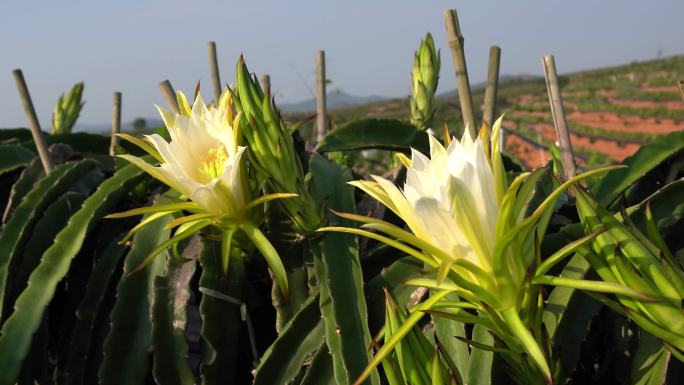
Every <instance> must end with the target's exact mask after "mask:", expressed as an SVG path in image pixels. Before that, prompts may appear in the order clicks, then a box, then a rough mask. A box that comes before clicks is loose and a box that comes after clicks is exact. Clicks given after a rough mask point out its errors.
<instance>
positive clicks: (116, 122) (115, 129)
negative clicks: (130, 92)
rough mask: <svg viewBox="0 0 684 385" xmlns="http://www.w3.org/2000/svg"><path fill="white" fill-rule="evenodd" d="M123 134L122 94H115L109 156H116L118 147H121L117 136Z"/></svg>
mask: <svg viewBox="0 0 684 385" xmlns="http://www.w3.org/2000/svg"><path fill="white" fill-rule="evenodd" d="M120 132H121V92H115V93H114V109H113V111H112V139H111V141H110V142H109V155H111V156H114V155H116V146H118V145H119V137H118V136H117V134H119V133H120Z"/></svg>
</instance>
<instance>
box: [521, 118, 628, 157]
mask: <svg viewBox="0 0 684 385" xmlns="http://www.w3.org/2000/svg"><path fill="white" fill-rule="evenodd" d="M532 128H533V129H534V130H535V131H536V132H538V133H540V134H541V135H542V136H543V137H544V139H546V140H551V141H556V130H555V129H554V127H553V126H552V125H550V124H547V123H537V124H534V125H532ZM570 143H571V144H572V147H573V148H586V149H589V150H592V151H596V152H600V153H602V154H606V155H608V156H610V157H611V158H612V159H613V160H614V161H616V162H620V161H622V160H623V159H625V158H626V157H628V156H630V155H632V154H634V153H635V152H636V151H637V150H638V149H639V145H638V144H636V143H619V142H614V141H612V140H606V139H600V138H590V137H587V136H582V135H577V134H575V133H573V132H571V133H570Z"/></svg>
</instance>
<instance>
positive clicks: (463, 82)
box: [444, 9, 477, 137]
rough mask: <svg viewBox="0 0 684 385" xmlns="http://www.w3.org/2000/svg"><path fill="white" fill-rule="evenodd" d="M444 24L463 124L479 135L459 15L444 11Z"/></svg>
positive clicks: (471, 132)
mask: <svg viewBox="0 0 684 385" xmlns="http://www.w3.org/2000/svg"><path fill="white" fill-rule="evenodd" d="M444 23H445V24H446V30H447V40H448V41H449V49H450V50H451V59H452V60H453V62H454V69H455V70H456V85H457V88H458V100H459V101H460V103H461V114H463V123H465V124H466V126H468V130H469V131H470V134H471V135H472V136H473V137H475V136H476V135H477V126H476V124H475V113H474V112H473V97H472V94H471V92H470V81H469V80H468V68H467V67H466V60H465V53H464V51H463V42H464V40H463V35H462V34H461V27H460V26H459V24H458V14H457V13H456V10H454V9H450V10H447V11H444Z"/></svg>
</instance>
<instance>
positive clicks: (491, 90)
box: [482, 45, 506, 152]
mask: <svg viewBox="0 0 684 385" xmlns="http://www.w3.org/2000/svg"><path fill="white" fill-rule="evenodd" d="M500 63H501V48H499V46H496V45H493V46H491V47H489V65H488V67H487V88H486V89H485V96H484V111H482V124H484V123H485V122H487V125H489V127H491V126H492V124H493V123H494V120H495V119H496V100H497V92H498V91H499V64H500ZM505 136H506V133H505V132H504V130H503V129H502V130H500V131H499V151H500V152H503V151H504V147H506V145H505V143H506V138H505Z"/></svg>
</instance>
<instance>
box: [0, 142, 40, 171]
mask: <svg viewBox="0 0 684 385" xmlns="http://www.w3.org/2000/svg"><path fill="white" fill-rule="evenodd" d="M35 156H36V154H34V153H33V152H31V151H30V150H28V149H27V148H25V147H23V146H20V145H18V144H3V145H0V175H2V174H4V173H6V172H10V171H12V170H16V169H18V168H20V167H24V166H26V165H27V164H29V162H31V160H32V159H33V158H34V157H35Z"/></svg>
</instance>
